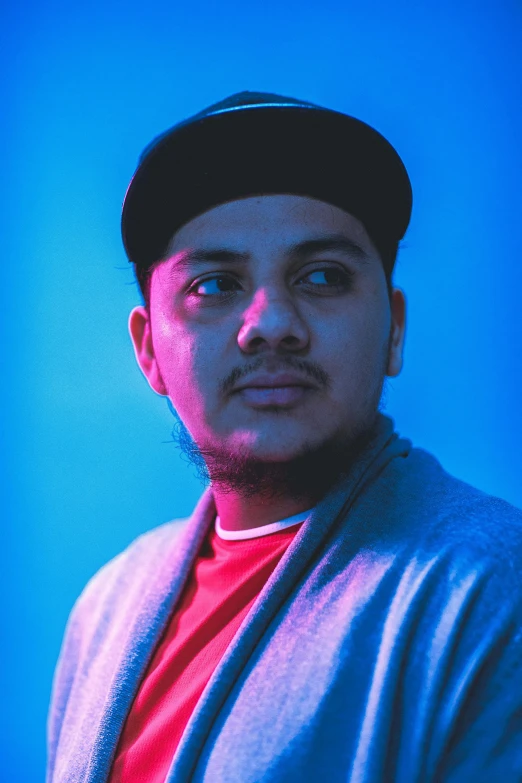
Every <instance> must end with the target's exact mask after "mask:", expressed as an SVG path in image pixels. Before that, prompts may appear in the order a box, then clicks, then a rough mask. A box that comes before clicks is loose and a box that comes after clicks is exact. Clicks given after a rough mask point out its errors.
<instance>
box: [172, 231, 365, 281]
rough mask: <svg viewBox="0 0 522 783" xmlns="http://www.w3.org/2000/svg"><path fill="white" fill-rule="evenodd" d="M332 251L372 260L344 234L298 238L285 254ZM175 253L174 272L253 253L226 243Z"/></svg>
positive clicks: (242, 259)
mask: <svg viewBox="0 0 522 783" xmlns="http://www.w3.org/2000/svg"><path fill="white" fill-rule="evenodd" d="M328 251H340V252H342V253H346V254H347V255H349V256H351V257H352V258H353V259H354V260H356V261H358V262H359V263H363V264H364V263H368V262H369V260H370V255H369V253H367V252H366V250H364V249H363V248H362V247H361V245H359V244H358V243H357V242H355V241H354V240H353V239H350V238H349V237H347V236H345V235H344V234H326V235H323V236H317V237H313V238H312V239H305V240H303V241H302V242H296V243H295V244H293V245H290V246H289V247H287V248H286V253H285V255H287V256H288V257H290V258H296V259H301V258H304V257H306V256H309V255H312V254H313V253H324V252H328ZM172 257H173V258H174V259H175V260H174V263H173V265H172V268H171V269H172V271H173V272H174V271H179V270H180V269H186V268H190V267H191V266H194V265H196V264H199V263H216V262H217V263H219V262H222V263H223V262H228V263H237V262H242V263H245V262H246V261H249V259H250V254H249V253H241V252H239V251H237V250H231V249H230V248H226V247H214V248H187V249H186V250H181V251H179V252H178V253H172V254H171V258H172Z"/></svg>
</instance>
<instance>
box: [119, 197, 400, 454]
mask: <svg viewBox="0 0 522 783" xmlns="http://www.w3.org/2000/svg"><path fill="white" fill-rule="evenodd" d="M331 238H334V239H339V238H344V239H345V240H346V242H345V247H341V246H340V245H339V246H338V247H332V249H328V250H326V249H323V250H321V249H319V246H318V245H316V249H314V246H313V245H310V246H309V247H308V248H304V249H303V250H301V252H299V251H298V250H296V249H295V248H294V249H293V251H292V247H293V246H296V245H300V244H301V243H305V242H309V241H311V240H326V239H331ZM216 249H219V254H215V255H214V256H213V258H210V255H211V254H210V251H213V250H216ZM197 251H205V252H206V253H207V260H203V259H202V258H200V259H197V258H194V254H195V253H196V252H197ZM224 251H226V252H224ZM390 304H391V306H390ZM129 328H130V333H131V336H132V339H133V343H134V347H135V352H136V356H137V359H138V362H139V364H140V367H141V369H142V370H143V372H144V374H145V375H146V377H147V378H148V380H149V383H150V384H151V386H152V388H153V389H154V390H155V391H156V392H158V393H159V394H165V395H168V396H169V397H170V399H171V401H172V404H173V405H174V407H175V408H176V410H177V413H178V415H179V417H180V418H181V420H182V422H183V423H184V425H185V426H186V428H187V429H188V431H189V432H190V434H191V436H192V438H193V439H194V441H195V443H196V444H197V446H198V447H199V448H200V449H201V450H202V452H203V453H214V454H223V455H229V456H230V455H238V456H241V458H242V459H247V460H254V461H263V462H286V461H290V460H293V459H295V458H298V457H300V456H302V455H303V454H306V453H311V452H314V451H316V450H318V449H320V448H321V447H324V446H325V444H328V443H332V444H334V443H335V444H343V443H349V442H351V441H353V439H354V437H355V436H356V435H357V434H358V433H360V432H361V431H363V430H364V429H365V428H367V427H368V426H371V424H372V423H373V421H374V419H375V415H376V412H377V410H378V407H379V401H380V398H381V393H382V388H383V382H384V376H385V374H388V375H397V374H398V372H400V369H401V362H402V345H403V338H404V298H403V295H402V292H401V291H400V290H398V289H394V292H393V296H392V300H391V303H390V300H389V297H388V291H387V287H386V280H385V275H384V271H383V267H382V263H381V260H380V258H379V255H378V252H377V251H376V249H375V247H374V245H373V243H372V242H371V240H370V238H369V237H368V235H367V233H366V231H365V229H364V227H363V225H362V224H361V223H360V221H358V220H357V219H356V218H354V217H353V216H351V215H349V214H348V213H346V212H344V211H343V210H341V209H338V208H337V207H334V206H331V205H329V204H326V203H325V202H322V201H319V200H316V199H312V198H307V197H302V196H294V195H263V196H253V197H249V198H242V199H239V200H236V201H231V202H228V203H226V204H222V205H219V206H217V207H215V208H213V209H210V210H208V211H207V212H205V213H204V214H202V215H200V216H198V217H196V218H195V219H193V220H191V221H190V222H189V223H187V224H185V225H184V226H183V227H182V228H181V229H180V230H179V231H178V232H177V233H176V234H175V235H174V236H173V238H172V241H171V244H170V247H169V253H168V257H167V259H166V260H165V261H164V262H163V263H161V264H160V265H159V266H158V267H157V268H156V269H155V270H154V272H153V275H152V280H151V295H150V317H149V314H148V313H147V310H146V309H145V308H143V307H137V308H135V309H134V310H133V312H132V313H131V316H130V320H129ZM285 376H286V377H285ZM267 384H268V385H270V384H272V388H267V387H266V385H267ZM292 384H298V385H292ZM299 384H300V385H299ZM274 386H275V387H278V388H274ZM245 387H246V388H245ZM261 387H264V388H261Z"/></svg>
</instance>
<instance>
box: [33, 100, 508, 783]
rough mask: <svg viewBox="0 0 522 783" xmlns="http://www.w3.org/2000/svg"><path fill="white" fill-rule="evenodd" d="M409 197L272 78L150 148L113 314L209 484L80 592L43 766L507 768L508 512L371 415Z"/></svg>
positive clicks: (406, 777)
mask: <svg viewBox="0 0 522 783" xmlns="http://www.w3.org/2000/svg"><path fill="white" fill-rule="evenodd" d="M411 204H412V200H411V187H410V182H409V178H408V175H407V173H406V171H405V168H404V166H403V164H402V161H401V160H400V158H399V156H398V154H397V153H396V151H395V150H394V149H393V147H392V146H391V145H390V144H389V143H388V142H387V141H386V140H385V139H384V138H383V137H382V136H381V135H380V134H378V133H377V132H376V131H375V130H373V129H372V128H370V127H369V126H367V125H365V124H364V123H362V122H360V121H359V120H356V119H354V118H351V117H348V116H347V115H344V114H341V113H339V112H334V111H331V110H329V109H324V108H322V107H319V106H316V105H314V104H310V103H305V102H302V101H297V100H295V99H292V98H284V97H282V96H278V95H270V94H263V93H249V92H245V93H240V94H237V95H233V96H230V97H229V98H227V99H225V100H224V101H222V102H221V103H219V104H216V105H214V106H211V107H209V108H208V109H205V110H204V111H203V112H201V113H200V114H198V115H195V117H192V118H189V119H188V120H186V121H184V122H182V123H179V124H178V125H177V126H175V127H174V128H173V129H171V130H169V131H168V132H167V133H165V134H163V135H162V136H161V137H159V138H158V139H156V140H155V141H154V142H153V143H152V144H151V145H149V147H148V148H147V149H146V150H145V152H144V153H143V155H142V157H141V159H140V163H139V165H138V168H137V171H136V173H135V175H134V177H133V180H132V182H131V184H130V186H129V189H128V191H127V194H126V197H125V202H124V207H123V215H122V231H123V239H124V244H125V247H126V251H127V253H128V256H129V259H130V261H131V262H132V263H133V264H134V267H135V271H136V276H137V279H138V282H139V284H140V286H141V291H142V293H143V297H144V305H143V306H139V307H136V308H134V310H133V311H132V313H131V315H130V319H129V331H130V335H131V338H132V342H133V345H134V350H135V354H136V358H137V361H138V364H139V366H140V368H141V370H142V372H143V373H144V375H145V377H146V378H147V380H148V382H149V384H150V386H151V387H152V389H153V390H154V391H155V392H156V393H158V394H161V395H164V396H166V397H167V398H168V400H169V404H171V405H172V409H173V411H174V412H175V415H176V417H177V419H178V424H177V431H178V440H179V443H180V446H181V447H182V448H183V450H184V451H185V452H186V453H187V454H188V455H189V456H190V457H191V459H192V460H193V461H194V463H195V464H196V465H197V466H198V469H199V470H200V472H201V473H202V475H203V476H204V477H206V478H207V479H208V481H209V486H208V487H207V488H206V490H205V492H204V493H203V495H202V497H201V499H200V501H199V503H198V505H197V507H196V509H195V511H194V513H193V515H192V516H191V517H190V519H189V520H176V521H173V522H169V523H167V524H164V525H161V526H160V527H158V528H155V529H154V530H152V531H150V532H148V533H146V534H145V535H143V536H140V537H139V538H138V539H137V540H136V541H135V542H133V543H132V544H131V546H130V547H129V548H128V549H127V550H125V551H124V552H123V553H121V554H120V555H119V556H118V557H116V558H115V559H114V560H112V561H111V562H110V563H108V564H107V565H106V566H105V567H104V568H102V569H101V570H100V572H99V573H98V574H96V575H95V576H94V578H93V579H92V580H91V581H90V582H89V584H88V585H87V587H86V588H85V590H84V592H83V593H82V595H81V596H80V598H79V599H78V601H77V603H76V605H75V607H74V609H73V611H72V613H71V617H70V619H69V623H68V627H67V631H66V634H65V639H64V643H63V647H62V651H61V654H60V660H59V663H58V666H57V671H56V675H55V682H54V688H53V696H52V703H51V710H50V715H49V765H48V777H47V780H48V781H49V783H51V781H52V783H64V782H65V781H68V782H69V783H72V782H73V781H75V782H76V781H77V782H78V783H79V781H82V783H84V782H85V781H110V782H111V783H120V782H121V781H126V782H127V781H144V782H145V781H146V782H147V783H152V782H153V781H154V783H156V782H158V783H159V782H160V781H161V782H163V781H168V783H181V781H205V782H206V783H215V782H216V781H223V782H225V781H226V782H227V783H254V782H256V783H257V782H258V781H320V780H327V781H329V782H330V781H350V782H351V783H356V782H357V783H370V782H372V783H373V781H376V782H377V781H379V782H381V781H382V782H385V781H400V783H414V781H415V782H418V781H445V782H447V783H454V782H455V783H456V782H457V781H458V782H459V783H467V782H468V781H474V783H476V782H477V781H504V782H508V783H510V782H511V781H513V782H514V781H520V780H522V593H521V581H522V557H521V554H522V546H521V544H522V533H521V531H522V512H520V511H519V510H517V509H515V508H514V507H513V506H511V505H509V504H508V503H506V502H504V501H502V500H500V499H498V498H494V497H491V496H488V495H486V494H484V493H482V492H480V491H479V490H477V489H474V488H473V487H470V486H469V485H467V484H465V483H463V482H461V481H459V480H458V479H456V478H454V477H452V476H450V475H448V474H447V473H446V472H445V471H444V470H443V468H442V467H441V466H440V464H439V463H438V462H437V460H436V459H435V458H434V457H433V456H432V455H430V454H429V453H427V452H426V451H424V450H422V449H419V448H414V447H413V446H412V444H411V442H410V441H409V440H407V439H403V438H399V437H398V435H397V434H396V433H395V432H394V426H393V421H392V420H391V419H390V418H389V417H387V416H385V415H384V414H383V413H382V412H381V410H380V402H381V396H382V392H383V386H384V381H385V378H386V376H392V377H393V376H396V375H398V373H399V372H400V370H401V365H402V356H403V344H404V335H405V323H406V320H405V299H404V295H403V293H402V291H400V290H399V289H397V288H395V287H393V285H392V282H391V280H392V271H393V264H394V261H395V257H396V253H397V247H398V243H399V241H400V239H401V238H402V237H403V235H404V233H405V231H406V228H407V225H408V222H409V219H410V213H411Z"/></svg>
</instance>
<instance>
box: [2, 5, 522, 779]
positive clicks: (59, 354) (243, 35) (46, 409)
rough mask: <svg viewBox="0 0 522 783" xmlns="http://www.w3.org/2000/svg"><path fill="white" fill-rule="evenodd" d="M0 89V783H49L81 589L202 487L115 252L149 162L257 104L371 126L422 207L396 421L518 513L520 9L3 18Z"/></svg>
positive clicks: (415, 220)
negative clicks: (288, 106)
mask: <svg viewBox="0 0 522 783" xmlns="http://www.w3.org/2000/svg"><path fill="white" fill-rule="evenodd" d="M1 35H2V41H1V46H0V59H1V62H0V65H1V67H2V73H3V75H4V79H3V83H2V85H1V90H2V107H3V112H2V113H3V116H4V119H6V120H7V122H5V123H4V124H3V128H2V130H1V148H2V152H3V153H4V154H3V155H2V158H3V164H2V188H1V191H0V201H1V205H0V229H1V237H2V256H3V258H2V260H3V266H2V289H3V306H2V311H3V312H2V327H3V328H2V335H3V354H2V355H3V357H4V360H3V373H2V383H1V389H0V393H1V396H2V399H1V409H2V412H3V413H4V423H3V428H2V432H3V444H2V451H1V455H2V469H1V471H0V474H1V482H2V490H3V503H2V509H3V512H2V515H3V520H2V521H3V525H2V531H3V534H4V541H5V543H4V546H3V547H2V551H3V553H4V558H3V560H4V563H3V566H2V569H1V577H0V578H1V580H2V596H3V610H4V615H5V617H6V620H5V622H4V624H3V625H4V633H5V641H4V643H3V644H2V648H1V649H2V666H1V667H0V670H1V676H2V680H3V682H2V684H1V687H2V694H3V698H4V709H3V710H2V711H1V714H2V721H3V726H2V730H1V732H0V743H1V746H2V747H1V755H2V758H3V762H2V767H3V770H2V776H3V777H2V779H5V780H9V781H10V783H19V782H20V781H23V782H24V783H25V782H26V781H36V780H43V769H44V761H45V720H46V712H47V706H48V700H49V693H50V687H51V678H52V672H53V668H54V665H55V662H56V658H57V655H58V651H59V646H60V642H61V638H62V634H63V629H64V625H65V622H66V618H67V615H68V613H69V611H70V609H71V606H72V604H73V602H74V600H75V598H76V597H77V595H78V594H79V592H80V591H81V589H82V587H83V586H84V585H85V583H86V581H87V580H88V579H89V577H90V576H92V574H93V573H94V572H95V571H96V570H97V569H98V568H99V567H100V566H101V565H102V564H103V563H105V562H106V561H107V560H108V559H110V558H111V557H112V556H113V555H115V554H116V553H117V552H119V551H120V550H121V549H123V548H124V547H125V546H126V545H127V544H128V543H129V542H130V541H131V540H132V539H133V538H135V537H136V536H137V535H138V534H139V533H141V532H143V531H145V530H147V529H149V528H151V527H153V526H155V525H157V524H159V523H161V522H164V521H167V520H168V519H171V518H173V517H178V516H185V515H188V514H189V513H190V511H191V509H192V507H193V505H194V503H195V501H196V499H197V497H198V495H199V493H200V489H201V488H200V485H199V483H198V481H197V479H196V478H195V477H194V475H193V472H192V469H191V468H189V467H188V466H187V465H186V464H185V463H184V462H183V461H182V460H181V459H180V457H179V455H178V454H177V453H176V450H175V447H174V446H173V444H172V443H169V440H170V432H171V427H172V418H171V414H170V412H169V411H168V408H167V405H166V403H165V400H162V399H160V398H159V397H156V396H155V395H154V394H153V393H152V392H151V391H150V390H149V388H148V386H147V384H146V382H145V380H144V379H143V378H142V376H141V374H140V372H139V370H138V368H137V366H136V364H135V361H134V357H133V353H132V349H131V344H130V340H129V338H128V335H127V316H128V313H129V311H130V309H131V308H132V306H133V305H134V304H136V303H138V302H139V296H138V292H137V288H136V286H135V284H134V282H133V276H132V271H131V268H130V266H129V265H128V263H127V261H126V258H125V255H124V252H123V248H122V246H121V242H120V235H119V216H120V207H121V202H122V199H123V195H124V193H125V189H126V187H127V184H128V181H129V178H130V176H131V174H132V172H133V170H134V167H135V164H136V160H137V156H138V153H139V152H140V151H141V149H142V148H143V147H144V146H145V144H147V143H148V142H149V141H150V139H151V138H152V137H153V136H154V135H156V134H157V133H159V132H160V131H162V130H164V129H166V128H167V127H169V126H171V125H173V124H174V123H175V122H177V121H179V120H180V119H182V118H184V117H187V116H189V115H191V114H193V113H195V112H196V111H198V110H199V109H201V108H203V107H204V106H207V105H209V104H210V103H213V102H216V101H218V100H220V99H222V98H223V97H225V96H226V95H229V94H231V93H233V92H239V91H242V90H263V91H273V92H279V93H282V94H283V95H285V94H286V95H293V96H295V97H298V98H303V99H307V100H311V101H313V102H317V103H320V104H323V105H326V106H329V107H331V108H334V109H339V110H341V111H345V112H347V113H350V114H354V115H356V116H359V117H360V118H362V119H364V120H366V121H367V122H369V123H371V124H373V125H374V126H375V127H377V128H378V129H379V130H380V131H381V132H382V133H384V135H385V136H387V137H388V138H389V139H390V140H391V141H392V143H393V144H394V145H395V146H396V147H397V149H398V150H399V152H400V154H401V155H402V157H403V159H404V161H405V163H406V166H407V167H408V169H409V171H410V175H411V179H412V182H413V189H414V212H413V217H412V223H411V227H410V229H409V232H408V234H407V236H406V239H405V242H404V244H403V248H402V250H401V252H400V256H399V262H398V265H397V271H396V284H397V285H400V286H401V287H402V288H403V289H404V290H405V291H406V294H407V299H408V307H409V311H408V319H409V320H408V330H407V338H406V362H405V367H404V371H403V373H402V375H401V376H400V377H399V378H398V379H395V380H393V381H392V382H391V383H390V386H389V393H388V403H387V411H388V413H389V414H390V415H392V416H393V417H394V419H395V421H396V425H397V428H398V430H399V432H401V433H402V434H404V435H406V436H408V437H411V438H412V440H413V441H414V443H415V444H416V445H418V446H422V447H424V448H426V449H428V450H430V451H432V452H433V453H434V454H435V455H436V456H437V457H438V458H439V459H440V461H441V462H442V464H443V465H444V466H445V467H446V469H447V470H449V471H450V472H452V473H454V474H456V475H458V476H459V477H461V478H463V479H465V480H467V481H469V482H470V483H472V484H474V485H476V486H479V487H481V488H482V489H484V490H486V491H488V492H490V493H492V494H495V495H498V496H500V497H503V498H505V499H507V500H509V501H510V502H512V503H514V504H515V505H518V506H522V479H521V457H520V442H521V438H522V414H521V410H520V405H519V402H520V389H521V384H522V356H521V345H522V315H521V299H522V297H521V294H522V272H521V207H522V198H521V195H520V172H521V170H522V152H521V147H520V138H521V137H522V112H521V92H520V84H521V83H522V46H521V40H522V7H521V5H520V3H519V2H517V0H513V1H512V2H510V1H509V0H489V1H488V2H483V1H482V2H481V0H474V2H460V3H457V4H455V3H454V2H450V0H438V2H434V1H433V2H425V3H422V4H420V3H408V2H406V0H396V2H394V3H389V2H385V0H382V1H381V2H379V0H366V2H365V3H356V2H352V1H351V0H344V2H339V1H337V2H336V0H324V2H322V3H311V2H307V0H286V2H285V1H283V2H279V1H278V2H275V1H274V0H264V2H263V3H261V2H259V3H245V2H235V1H234V0H223V2H220V3H211V2H209V1H208V0H207V1H206V2H197V1H196V2H191V3H188V2H186V3H181V2H177V1H176V0H171V1H170V2H166V1H165V0H149V2H147V3H135V2H133V1H132V0H127V2H126V3H123V2H110V0H109V2H106V1H104V2H101V0H91V2H89V3H86V2H83V3H82V2H81V0H80V1H79V2H76V3H74V4H71V3H65V2H63V3H60V2H53V1H52V0H50V2H46V3H43V2H40V3H35V2H33V3H30V2H23V0H21V2H20V3H18V4H17V5H16V7H15V4H14V3H12V4H11V9H10V10H7V11H5V9H4V23H3V25H2V33H1Z"/></svg>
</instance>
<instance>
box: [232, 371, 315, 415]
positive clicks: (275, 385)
mask: <svg viewBox="0 0 522 783" xmlns="http://www.w3.org/2000/svg"><path fill="white" fill-rule="evenodd" d="M315 388H317V387H316V386H315V385H313V384H311V383H310V382H309V381H305V380H303V379H302V378H299V377H298V376H296V375H291V374H289V373H284V374H279V375H256V376H253V377H252V378H249V379H248V380H246V381H243V383H240V384H238V386H236V388H235V389H234V391H235V392H238V393H239V394H240V396H241V398H242V400H243V401H244V402H246V403H247V404H249V405H252V406H254V407H256V408H263V407H268V406H273V405H278V406H282V407H290V406H292V405H294V404H295V403H297V402H299V401H300V400H302V399H303V398H304V397H305V396H306V395H307V394H308V392H310V390H311V389H315Z"/></svg>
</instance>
